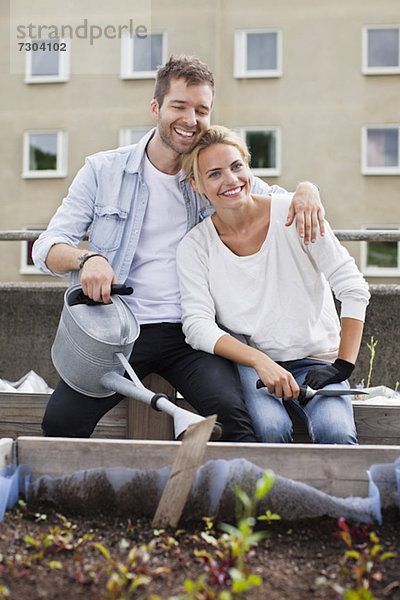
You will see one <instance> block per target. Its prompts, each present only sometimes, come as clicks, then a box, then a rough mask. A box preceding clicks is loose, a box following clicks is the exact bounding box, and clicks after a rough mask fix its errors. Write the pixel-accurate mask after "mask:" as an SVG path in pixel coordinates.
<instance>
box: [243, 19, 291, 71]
mask: <svg viewBox="0 0 400 600" xmlns="http://www.w3.org/2000/svg"><path fill="white" fill-rule="evenodd" d="M281 75H282V32H281V31H279V30H272V29H265V30H252V31H236V32H235V68H234V76H235V77H281Z"/></svg>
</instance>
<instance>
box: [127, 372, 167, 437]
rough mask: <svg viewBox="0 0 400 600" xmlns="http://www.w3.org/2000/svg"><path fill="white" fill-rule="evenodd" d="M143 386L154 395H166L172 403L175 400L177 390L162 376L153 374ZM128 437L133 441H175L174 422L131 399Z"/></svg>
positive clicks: (146, 379)
mask: <svg viewBox="0 0 400 600" xmlns="http://www.w3.org/2000/svg"><path fill="white" fill-rule="evenodd" d="M143 385H144V386H145V387H146V388H147V389H149V390H151V391H153V392H154V393H158V394H166V395H167V396H168V397H169V399H170V400H171V401H174V400H175V397H176V393H175V389H174V388H173V387H172V385H171V384H170V383H168V381H166V380H165V379H164V378H163V377H161V376H160V375H156V374H155V373H151V374H150V375H148V376H147V377H145V378H144V379H143ZM126 437H128V438H129V439H132V440H173V439H174V424H173V420H172V418H171V417H170V416H169V415H167V414H166V413H163V412H157V411H155V410H153V409H152V408H151V407H150V406H148V405H147V404H144V403H143V402H139V401H138V400H135V399H134V398H129V401H128V426H127V435H126Z"/></svg>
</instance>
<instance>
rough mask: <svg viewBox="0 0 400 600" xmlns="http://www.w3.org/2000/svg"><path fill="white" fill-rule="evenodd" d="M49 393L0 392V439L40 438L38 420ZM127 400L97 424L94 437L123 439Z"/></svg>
mask: <svg viewBox="0 0 400 600" xmlns="http://www.w3.org/2000/svg"><path fill="white" fill-rule="evenodd" d="M49 398H50V394H29V393H19V392H18V393H7V392H0V415H1V419H0V437H11V438H13V439H16V438H17V437H20V436H24V435H33V436H39V435H42V427H41V423H42V419H43V415H44V411H45V409H46V406H47V402H48V400H49ZM127 410H128V400H127V399H123V400H122V401H121V402H120V403H119V404H118V405H117V406H115V407H114V408H113V409H112V410H111V411H109V412H108V413H107V414H106V415H104V417H103V418H102V419H101V420H100V421H99V423H98V424H97V426H96V429H95V430H94V432H93V437H97V438H105V437H107V438H113V439H114V438H126V436H127Z"/></svg>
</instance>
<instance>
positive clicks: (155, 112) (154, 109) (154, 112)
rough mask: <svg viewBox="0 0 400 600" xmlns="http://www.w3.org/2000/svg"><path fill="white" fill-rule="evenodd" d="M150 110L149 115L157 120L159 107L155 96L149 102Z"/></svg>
mask: <svg viewBox="0 0 400 600" xmlns="http://www.w3.org/2000/svg"><path fill="white" fill-rule="evenodd" d="M150 112H151V116H152V117H153V119H154V120H155V121H158V115H159V113H160V107H159V106H158V102H157V100H156V99H155V98H153V100H152V101H151V102H150Z"/></svg>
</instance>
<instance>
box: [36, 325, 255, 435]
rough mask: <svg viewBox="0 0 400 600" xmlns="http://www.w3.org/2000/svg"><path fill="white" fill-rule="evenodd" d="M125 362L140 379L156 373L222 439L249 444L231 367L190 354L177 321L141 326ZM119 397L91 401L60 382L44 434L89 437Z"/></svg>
mask: <svg viewBox="0 0 400 600" xmlns="http://www.w3.org/2000/svg"><path fill="white" fill-rule="evenodd" d="M130 363H131V365H132V367H133V369H134V371H135V372H136V374H137V376H138V377H139V378H140V379H143V378H144V377H145V376H146V375H148V374H149V373H157V374H159V375H161V376H162V377H164V379H166V380H167V381H169V383H171V385H173V386H174V387H175V388H176V389H177V390H178V392H179V393H180V394H182V396H183V397H184V398H185V400H186V401H187V402H189V404H191V406H193V408H195V409H196V410H197V411H198V413H199V414H200V415H202V416H205V417H206V416H208V415H211V414H217V415H218V421H219V422H220V423H221V425H222V427H223V434H222V438H221V440H222V441H235V442H255V441H256V438H255V434H254V430H253V426H252V423H251V420H250V417H249V414H248V412H247V409H246V406H245V404H244V401H243V397H242V389H241V385H240V380H239V376H238V373H237V370H236V367H235V365H234V364H233V363H231V362H230V361H228V360H226V359H224V358H222V357H220V356H215V355H212V354H208V353H207V352H201V351H198V350H193V348H191V347H190V346H189V345H188V344H186V342H185V338H184V335H183V333H182V326H181V324H180V323H157V324H150V325H142V326H141V329H140V335H139V337H138V339H137V340H136V342H135V346H134V348H133V352H132V355H131V357H130ZM121 399H122V396H121V395H120V394H114V395H112V396H109V397H108V398H91V397H90V396H86V395H84V394H81V393H79V392H76V391H75V390H73V389H71V388H70V387H69V386H68V385H67V384H66V383H65V382H64V381H60V383H59V384H58V386H57V387H56V389H55V390H54V392H53V394H52V396H51V398H50V400H49V403H48V405H47V408H46V412H45V415H44V418H43V422H42V427H43V432H44V435H46V436H61V437H89V436H90V435H91V434H92V432H93V430H94V428H95V426H96V424H97V423H98V421H99V420H100V419H101V417H102V416H103V415H105V414H106V413H107V412H108V411H109V410H110V409H111V408H113V406H115V405H116V404H118V402H120V400H121Z"/></svg>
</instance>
